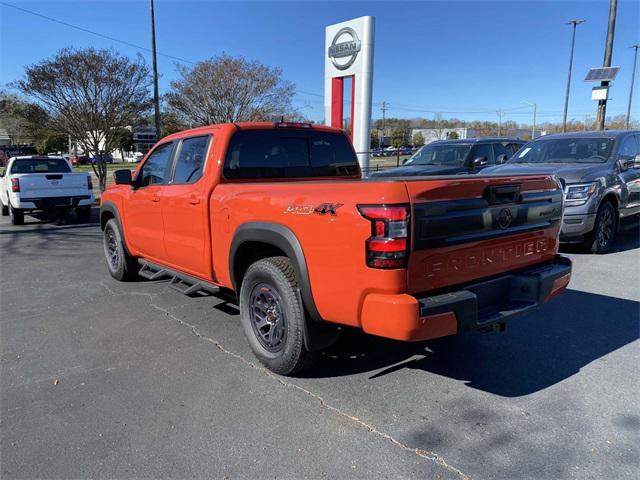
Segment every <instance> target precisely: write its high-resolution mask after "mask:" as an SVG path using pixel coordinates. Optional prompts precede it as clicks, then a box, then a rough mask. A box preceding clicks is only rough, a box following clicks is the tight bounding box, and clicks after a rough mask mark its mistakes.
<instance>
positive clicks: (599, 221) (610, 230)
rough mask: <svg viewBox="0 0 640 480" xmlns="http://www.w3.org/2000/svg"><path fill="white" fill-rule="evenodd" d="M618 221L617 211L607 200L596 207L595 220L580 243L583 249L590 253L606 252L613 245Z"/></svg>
mask: <svg viewBox="0 0 640 480" xmlns="http://www.w3.org/2000/svg"><path fill="white" fill-rule="evenodd" d="M617 225H618V221H617V211H616V208H615V207H614V206H613V204H612V203H611V202H609V201H606V202H604V203H603V204H602V205H600V208H598V213H597V215H596V222H595V225H594V227H593V231H591V232H590V233H589V234H588V235H587V236H586V238H585V241H584V243H583V244H582V247H583V249H585V250H586V251H588V252H590V253H600V254H602V253H607V252H608V251H609V250H611V247H612V246H613V241H614V238H615V234H616V229H617Z"/></svg>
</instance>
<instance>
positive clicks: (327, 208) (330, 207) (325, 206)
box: [314, 203, 343, 215]
mask: <svg viewBox="0 0 640 480" xmlns="http://www.w3.org/2000/svg"><path fill="white" fill-rule="evenodd" d="M342 205H343V204H342V203H321V204H320V205H318V206H317V207H316V208H315V210H314V212H315V213H319V214H320V215H325V214H327V213H330V214H331V215H336V210H338V209H339V208H340V207H341V206H342Z"/></svg>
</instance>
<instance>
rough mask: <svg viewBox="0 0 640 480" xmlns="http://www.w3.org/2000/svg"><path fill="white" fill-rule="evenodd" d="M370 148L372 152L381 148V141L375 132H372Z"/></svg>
mask: <svg viewBox="0 0 640 480" xmlns="http://www.w3.org/2000/svg"><path fill="white" fill-rule="evenodd" d="M369 146H370V148H371V149H372V150H373V149H374V148H378V147H379V146H380V139H379V138H378V136H377V135H376V134H375V133H374V132H371V141H370V142H369Z"/></svg>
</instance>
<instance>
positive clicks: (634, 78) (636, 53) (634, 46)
mask: <svg viewBox="0 0 640 480" xmlns="http://www.w3.org/2000/svg"><path fill="white" fill-rule="evenodd" d="M638 47H640V43H636V44H635V45H631V46H630V47H629V48H634V49H635V52H634V53H633V70H632V71H631V87H629V105H628V106H627V130H629V126H630V125H629V123H630V121H631V98H632V97H633V83H634V82H635V80H636V61H637V60H638Z"/></svg>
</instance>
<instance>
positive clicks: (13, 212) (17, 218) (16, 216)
mask: <svg viewBox="0 0 640 480" xmlns="http://www.w3.org/2000/svg"><path fill="white" fill-rule="evenodd" d="M9 216H10V217H11V225H24V212H23V211H22V210H20V209H16V208H13V206H11V205H9Z"/></svg>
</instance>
